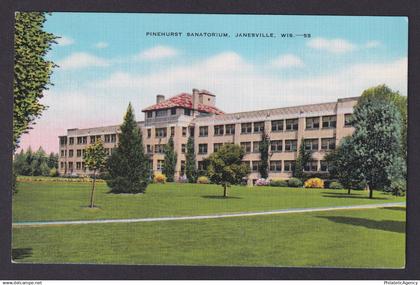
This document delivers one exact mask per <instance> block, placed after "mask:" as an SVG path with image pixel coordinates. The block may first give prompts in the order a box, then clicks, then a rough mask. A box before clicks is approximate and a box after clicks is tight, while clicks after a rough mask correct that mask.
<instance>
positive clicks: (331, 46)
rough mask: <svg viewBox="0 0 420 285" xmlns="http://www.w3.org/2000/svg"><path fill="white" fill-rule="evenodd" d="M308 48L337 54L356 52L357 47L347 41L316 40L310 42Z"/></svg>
mask: <svg viewBox="0 0 420 285" xmlns="http://www.w3.org/2000/svg"><path fill="white" fill-rule="evenodd" d="M308 46H309V47H311V48H314V49H318V50H324V51H328V52H331V53H335V54H340V53H347V52H351V51H354V50H355V49H356V48H357V46H356V45H355V44H353V43H351V42H349V41H347V40H345V39H325V38H314V39H312V40H310V41H309V42H308Z"/></svg>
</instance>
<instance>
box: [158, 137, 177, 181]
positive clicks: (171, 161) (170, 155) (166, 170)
mask: <svg viewBox="0 0 420 285" xmlns="http://www.w3.org/2000/svg"><path fill="white" fill-rule="evenodd" d="M164 154H165V158H164V161H163V171H162V173H163V174H165V175H166V178H167V181H168V182H174V178H175V168H176V161H177V153H176V151H175V148H174V139H173V138H172V137H170V138H169V140H168V143H167V144H166V145H165V150H164Z"/></svg>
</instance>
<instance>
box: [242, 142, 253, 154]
mask: <svg viewBox="0 0 420 285" xmlns="http://www.w3.org/2000/svg"><path fill="white" fill-rule="evenodd" d="M241 147H242V148H243V149H244V151H245V153H251V142H241Z"/></svg>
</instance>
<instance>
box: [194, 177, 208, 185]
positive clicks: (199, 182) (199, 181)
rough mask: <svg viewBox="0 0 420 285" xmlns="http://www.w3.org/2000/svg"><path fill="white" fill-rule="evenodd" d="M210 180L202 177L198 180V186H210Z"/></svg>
mask: <svg viewBox="0 0 420 285" xmlns="http://www.w3.org/2000/svg"><path fill="white" fill-rule="evenodd" d="M209 182H210V181H209V178H208V177H207V176H200V177H198V179H197V183H198V184H209Z"/></svg>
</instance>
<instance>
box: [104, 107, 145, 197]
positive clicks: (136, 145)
mask: <svg viewBox="0 0 420 285" xmlns="http://www.w3.org/2000/svg"><path fill="white" fill-rule="evenodd" d="M120 129H121V132H120V133H119V134H118V146H117V148H116V149H115V151H114V152H113V153H112V155H111V156H110V157H109V159H108V163H107V170H108V173H109V179H108V180H107V184H108V186H109V187H110V188H111V192H113V193H143V192H145V191H146V187H147V185H148V184H149V172H150V170H149V165H148V164H149V163H148V159H147V156H146V154H145V153H144V147H143V138H142V134H141V131H140V130H139V128H138V126H137V122H136V120H135V117H134V110H133V108H132V107H131V103H130V104H129V105H128V108H127V112H126V114H125V116H124V122H123V124H122V125H121V127H120Z"/></svg>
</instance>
